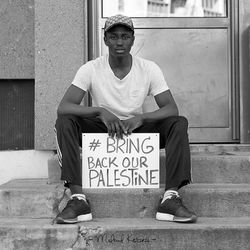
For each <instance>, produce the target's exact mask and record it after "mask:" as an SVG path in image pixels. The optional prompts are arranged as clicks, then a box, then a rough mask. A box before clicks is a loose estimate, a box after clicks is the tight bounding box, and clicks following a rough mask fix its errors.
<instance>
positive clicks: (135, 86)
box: [72, 55, 169, 120]
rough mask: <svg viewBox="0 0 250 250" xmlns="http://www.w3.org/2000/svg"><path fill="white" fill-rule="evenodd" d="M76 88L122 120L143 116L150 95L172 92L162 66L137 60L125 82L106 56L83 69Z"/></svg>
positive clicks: (97, 105) (90, 62)
mask: <svg viewBox="0 0 250 250" xmlns="http://www.w3.org/2000/svg"><path fill="white" fill-rule="evenodd" d="M72 84H73V85H75V86H77V87H79V88H80V89H82V90H84V91H89V92H90V94H91V97H92V103H93V106H94V107H103V108H105V109H107V110H109V111H110V112H112V113H113V114H114V115H116V116H117V117H119V119H121V120H125V119H128V118H131V117H133V116H135V115H137V114H141V113H142V105H143V103H144V100H145V98H146V96H147V95H153V96H155V95H157V94H160V93H162V92H164V91H166V90H168V89H169V87H168V85H167V83H166V81H165V79H164V76H163V73H162V71H161V69H160V68H159V66H158V65H157V64H156V63H154V62H152V61H149V60H146V59H142V58H140V57H136V56H133V60H132V67H131V70H130V72H129V73H128V74H127V75H126V76H125V77H124V78H123V79H121V80H120V79H119V78H117V77H116V76H115V74H114V72H113V71H112V69H111V67H110V65H109V62H108V55H105V56H101V57H98V58H97V59H95V60H92V61H89V62H87V63H86V64H84V65H83V66H81V67H80V69H79V70H78V71H77V73H76V75H75V78H74V80H73V82H72Z"/></svg>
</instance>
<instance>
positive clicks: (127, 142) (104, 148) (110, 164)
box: [82, 133, 159, 188]
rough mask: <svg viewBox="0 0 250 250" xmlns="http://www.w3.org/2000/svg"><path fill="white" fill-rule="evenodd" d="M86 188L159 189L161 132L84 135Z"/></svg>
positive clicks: (84, 182) (84, 178) (83, 169)
mask: <svg viewBox="0 0 250 250" xmlns="http://www.w3.org/2000/svg"><path fill="white" fill-rule="evenodd" d="M82 183H83V184H82V186H83V188H159V134H158V133H134V134H131V135H129V136H124V137H123V139H117V138H115V137H114V138H112V137H109V136H108V134H106V133H86V134H82Z"/></svg>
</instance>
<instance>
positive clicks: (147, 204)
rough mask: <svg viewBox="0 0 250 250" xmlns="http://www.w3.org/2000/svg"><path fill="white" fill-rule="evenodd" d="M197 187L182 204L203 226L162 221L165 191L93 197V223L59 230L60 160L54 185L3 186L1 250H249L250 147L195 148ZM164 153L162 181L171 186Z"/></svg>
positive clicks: (53, 169) (63, 198)
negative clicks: (158, 218)
mask: <svg viewBox="0 0 250 250" xmlns="http://www.w3.org/2000/svg"><path fill="white" fill-rule="evenodd" d="M191 152H192V173H193V184H191V185H188V186H186V187H184V188H183V190H181V192H180V193H181V196H182V198H183V202H184V203H185V204H186V205H187V206H188V207H190V208H192V209H193V210H194V211H195V212H196V213H197V215H198V216H199V218H198V222H197V223H196V224H177V223H172V222H162V221H156V220H155V211H156V206H157V203H158V200H159V197H160V195H161V194H162V193H163V192H164V188H163V187H162V188H160V189H137V190H134V189H133V190H131V189H116V190H113V189H105V190H97V189H93V190H91V189H88V190H85V194H86V195H87V197H88V198H89V200H90V203H91V207H92V212H93V217H94V220H93V221H91V222H85V223H79V224H75V225H57V224H53V218H54V217H55V216H56V214H57V212H58V210H60V209H62V207H63V206H64V205H65V204H66V202H67V199H68V197H69V195H70V194H69V193H68V191H66V192H65V193H64V188H63V185H62V183H61V182H60V181H59V179H58V178H59V174H60V170H59V167H58V165H57V162H56V158H53V159H50V161H49V179H26V180H13V181H10V182H8V183H6V184H4V185H2V186H0V249H1V250H5V249H8V250H9V249H15V250H16V249H18V250H28V249H32V250H33V249H35V250H40V249H52V250H56V249H60V250H69V249H75V250H76V249H82V250H83V249H105V250H108V249H112V250H113V249H114V250H120V249H123V250H130V249H135V250H140V249H141V250H142V249H143V250H148V249H150V250H163V249H169V250H176V249H179V250H196V249H197V250H203V249H204V250H228V249H232V250H241V249H242V250H250V145H191ZM164 160H165V157H164V152H163V151H162V152H161V160H160V162H161V177H163V178H162V181H161V183H163V180H164Z"/></svg>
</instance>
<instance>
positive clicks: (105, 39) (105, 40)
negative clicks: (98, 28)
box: [103, 36, 108, 45]
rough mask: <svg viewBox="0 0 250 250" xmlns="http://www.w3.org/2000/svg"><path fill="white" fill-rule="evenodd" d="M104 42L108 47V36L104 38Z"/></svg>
mask: <svg viewBox="0 0 250 250" xmlns="http://www.w3.org/2000/svg"><path fill="white" fill-rule="evenodd" d="M103 41H104V43H105V45H107V42H108V40H107V37H106V36H104V37H103Z"/></svg>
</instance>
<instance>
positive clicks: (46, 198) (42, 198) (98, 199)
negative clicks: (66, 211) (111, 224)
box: [0, 179, 250, 218]
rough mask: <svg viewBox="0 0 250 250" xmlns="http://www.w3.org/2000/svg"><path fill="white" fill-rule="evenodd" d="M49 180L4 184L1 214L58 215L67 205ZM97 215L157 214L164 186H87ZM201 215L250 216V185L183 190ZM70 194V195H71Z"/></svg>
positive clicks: (195, 186) (60, 188) (0, 196)
mask: <svg viewBox="0 0 250 250" xmlns="http://www.w3.org/2000/svg"><path fill="white" fill-rule="evenodd" d="M46 182H47V180H46V179H41V180H40V179H33V180H32V179H27V180H13V181H11V182H9V183H6V184H4V185H2V186H0V216H33V217H40V218H46V217H47V218H48V217H54V216H55V215H56V214H57V213H58V208H59V209H61V208H62V207H63V204H66V202H67V199H68V196H69V195H70V194H68V193H67V192H66V195H65V197H64V198H63V199H62V197H63V186H62V185H61V184H53V185H48V184H47V183H46ZM84 192H85V194H86V195H87V197H88V199H89V200H90V202H91V207H92V212H93V216H94V217H96V218H106V217H114V218H115V217H118V218H119V217H124V218H130V217H131V218H132V217H134V218H143V217H146V218H150V217H155V211H156V207H157V204H158V201H159V197H160V195H162V194H163V192H164V189H163V188H159V189H85V190H84ZM180 193H181V195H182V198H183V201H184V203H185V204H186V205H187V206H188V207H189V208H192V209H193V210H194V211H195V212H196V213H197V215H198V216H204V217H242V216H243V217H244V216H250V209H249V204H250V184H191V185H188V186H186V187H184V188H183V190H181V191H180ZM67 195H68V196H67Z"/></svg>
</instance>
